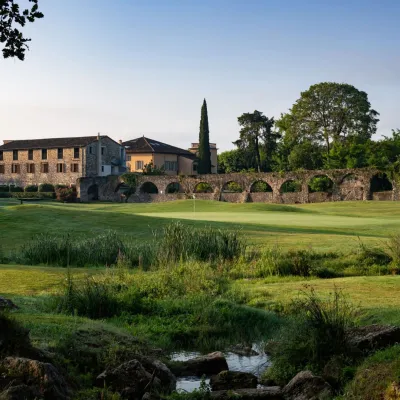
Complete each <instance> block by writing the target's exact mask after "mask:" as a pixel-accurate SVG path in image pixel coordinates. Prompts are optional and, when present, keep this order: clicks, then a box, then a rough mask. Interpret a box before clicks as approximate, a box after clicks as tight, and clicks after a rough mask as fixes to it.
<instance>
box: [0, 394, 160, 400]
mask: <svg viewBox="0 0 400 400" xmlns="http://www.w3.org/2000/svg"><path fill="white" fill-rule="evenodd" d="M160 399H161V397H160V396H157V395H156V394H154V393H150V392H147V393H145V394H144V396H143V397H142V400H160ZM0 400H1V399H0Z"/></svg>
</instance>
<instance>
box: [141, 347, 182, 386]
mask: <svg viewBox="0 0 400 400" xmlns="http://www.w3.org/2000/svg"><path fill="white" fill-rule="evenodd" d="M135 359H136V360H138V361H139V362H140V363H141V364H142V366H143V368H144V369H145V370H146V371H147V372H149V373H150V374H153V373H154V374H155V376H156V377H157V378H158V379H159V380H160V382H161V387H162V390H163V392H168V393H170V392H172V391H174V390H175V389H176V378H175V375H174V374H173V373H172V372H171V370H170V369H169V368H168V367H167V366H166V365H165V364H164V363H162V362H161V361H160V360H156V359H154V358H151V357H147V356H140V355H137V356H135Z"/></svg>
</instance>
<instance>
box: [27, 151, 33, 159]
mask: <svg viewBox="0 0 400 400" xmlns="http://www.w3.org/2000/svg"><path fill="white" fill-rule="evenodd" d="M28 160H33V150H28Z"/></svg>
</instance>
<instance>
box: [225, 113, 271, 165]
mask: <svg viewBox="0 0 400 400" xmlns="http://www.w3.org/2000/svg"><path fill="white" fill-rule="evenodd" d="M238 122H239V125H240V126H241V129H240V138H239V140H236V141H235V142H233V144H235V145H236V146H237V147H238V148H239V149H241V150H243V151H246V152H247V153H248V154H249V156H250V157H251V158H252V159H253V160H254V161H255V166H256V168H257V170H258V172H261V169H262V166H261V152H262V151H263V153H264V155H265V158H266V160H267V161H270V159H271V157H272V152H273V150H274V149H275V148H276V141H277V139H278V137H279V135H278V134H276V133H275V132H273V131H272V127H273V126H274V118H268V117H266V116H265V115H264V114H263V113H262V112H261V111H257V110H255V111H254V112H253V113H244V114H242V115H241V116H240V117H238Z"/></svg>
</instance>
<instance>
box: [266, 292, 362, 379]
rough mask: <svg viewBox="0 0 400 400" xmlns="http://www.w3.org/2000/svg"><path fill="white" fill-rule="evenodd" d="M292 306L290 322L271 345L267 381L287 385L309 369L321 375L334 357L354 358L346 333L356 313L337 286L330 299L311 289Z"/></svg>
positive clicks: (351, 325) (352, 323)
mask: <svg viewBox="0 0 400 400" xmlns="http://www.w3.org/2000/svg"><path fill="white" fill-rule="evenodd" d="M302 294H303V298H301V299H299V300H296V301H294V302H293V303H292V305H291V308H292V310H293V314H294V315H292V316H291V318H290V322H289V324H288V325H287V326H285V327H284V328H283V329H282V330H281V331H280V333H279V335H278V337H277V338H276V341H274V345H273V346H271V360H272V367H271V368H270V369H269V370H268V371H267V376H268V378H271V379H273V380H274V381H276V382H277V383H278V384H280V385H283V384H285V383H287V382H288V381H289V380H290V379H291V378H292V377H293V376H294V375H296V374H297V373H298V372H300V371H302V370H305V369H308V370H311V371H312V372H314V373H316V374H318V373H321V372H322V370H323V368H324V366H325V365H326V364H327V363H328V361H330V360H331V359H332V358H334V357H343V358H345V359H346V358H349V357H351V351H350V348H349V345H348V343H347V339H346V332H347V331H348V330H349V329H350V328H351V327H353V326H354V321H355V318H356V310H355V309H354V307H353V306H352V305H351V304H349V303H348V301H347V299H346V297H345V296H344V295H343V293H342V292H341V291H339V290H338V289H337V288H336V287H335V290H334V292H333V293H332V294H331V295H330V297H329V298H328V299H327V300H323V299H322V298H320V297H318V296H317V294H316V293H315V291H314V290H313V289H312V288H311V289H309V290H307V291H303V292H302Z"/></svg>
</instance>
